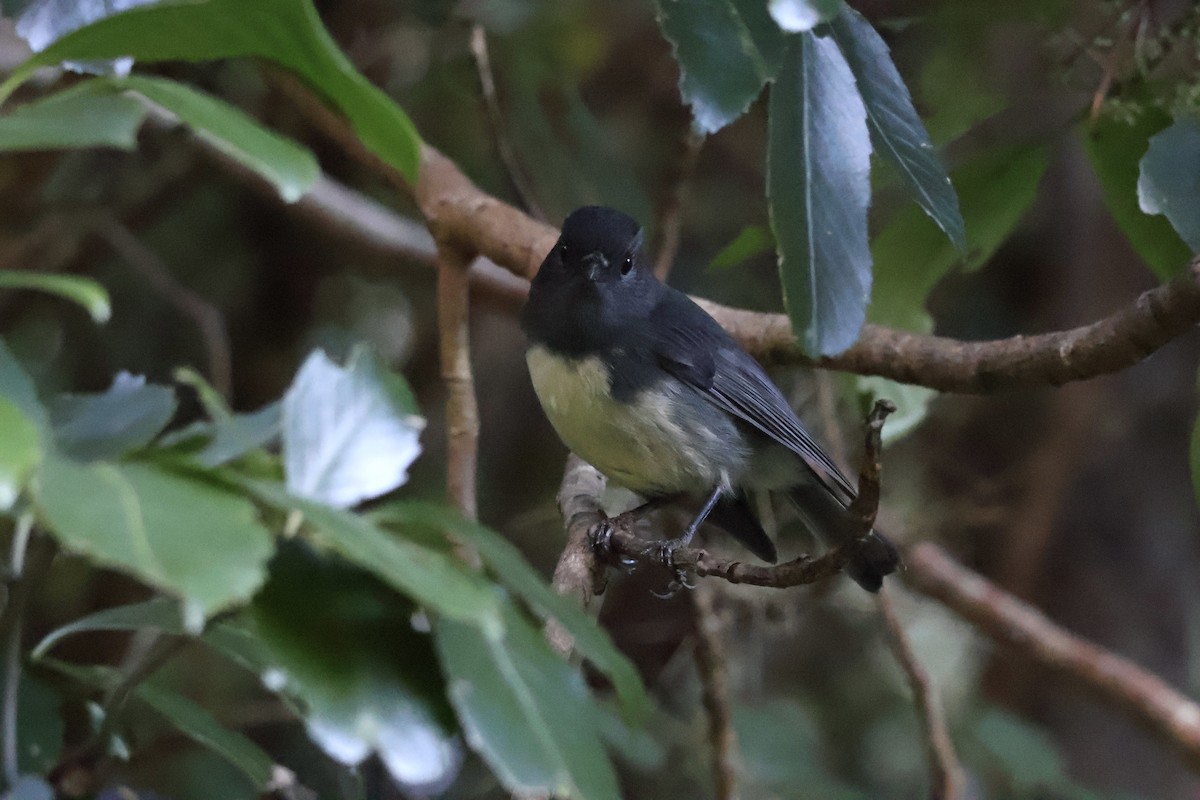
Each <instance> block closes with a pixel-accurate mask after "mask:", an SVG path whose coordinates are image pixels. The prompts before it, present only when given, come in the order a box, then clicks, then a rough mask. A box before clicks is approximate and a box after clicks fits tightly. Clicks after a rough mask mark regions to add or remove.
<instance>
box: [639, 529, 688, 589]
mask: <svg viewBox="0 0 1200 800" xmlns="http://www.w3.org/2000/svg"><path fill="white" fill-rule="evenodd" d="M690 541H691V537H690V536H681V537H678V538H676V539H666V540H664V541H661V542H653V543H651V544H649V545H647V546H646V547H645V549H644V550H643V551H642V555H643V556H644V557H645V558H647V559H648V560H651V561H653V562H655V563H657V564H658V565H660V566H661V567H662V568H663V569H665V570H667V572H669V573H670V575H671V580H670V581H669V582H668V583H667V588H666V590H665V591H663V592H654V594H655V595H656V596H658V597H661V598H669V597H673V596H674V595H675V594H677V593H678V592H679V591H680V590H681V589H694V588H696V584H695V582H694V581H693V579H692V578H693V576H692V575H690V574H689V573H688V571H687V570H685V569H684V568H683V567H680V566H679V565H678V564H676V563H675V553H676V552H677V551H679V550H681V549H683V548H684V547H687V545H688V543H689V542H690Z"/></svg>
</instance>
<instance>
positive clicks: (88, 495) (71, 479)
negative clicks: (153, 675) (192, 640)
mask: <svg viewBox="0 0 1200 800" xmlns="http://www.w3.org/2000/svg"><path fill="white" fill-rule="evenodd" d="M34 488H35V491H34V499H35V502H36V506H37V511H38V515H39V517H40V518H41V521H42V522H43V524H44V525H45V526H46V527H47V528H48V529H49V530H50V531H51V532H52V533H53V534H54V535H55V537H56V538H58V540H59V541H60V542H61V543H62V544H63V546H65V547H67V548H69V549H72V550H76V551H78V552H81V553H83V554H85V555H88V556H90V557H92V558H94V559H95V560H96V561H98V562H100V563H102V564H105V565H108V566H112V567H114V568H116V569H120V570H123V571H126V572H129V573H132V574H133V575H135V576H137V577H139V578H141V579H142V580H145V581H146V582H147V583H149V584H151V585H152V586H156V587H158V588H160V589H162V590H164V591H167V592H171V593H173V594H176V595H178V596H179V597H180V598H182V600H183V603H184V621H185V627H186V628H187V629H188V630H189V631H190V632H192V633H196V632H198V631H199V630H200V629H201V627H202V625H203V622H204V620H205V619H206V618H207V617H209V616H211V615H212V614H213V613H215V612H217V611H219V610H221V609H223V608H226V607H228V606H230V605H232V604H234V603H237V602H240V601H243V600H246V599H247V598H249V597H250V595H252V594H253V593H254V592H255V591H256V590H257V589H258V587H259V585H261V583H262V581H263V578H264V564H265V562H266V560H267V558H268V557H269V556H270V554H271V549H272V541H271V535H270V533H268V532H267V529H266V528H264V527H263V526H262V524H261V523H260V522H259V521H258V515H257V513H256V511H255V508H254V506H253V504H251V503H250V502H249V501H247V500H245V499H244V498H241V497H238V496H237V495H235V494H232V493H231V492H228V491H225V490H224V489H222V488H219V487H217V486H215V485H213V484H212V483H209V482H207V481H202V480H195V479H189V478H188V477H185V476H183V475H180V474H176V473H173V472H167V471H165V470H162V469H158V468H155V467H153V466H149V465H146V464H120V465H118V464H107V463H96V464H92V465H86V466H85V465H81V464H77V463H75V462H72V461H69V460H67V459H65V458H61V457H50V458H47V459H46V461H45V462H43V464H42V466H41V468H40V469H39V470H38V473H37V476H36V483H35V487H34Z"/></svg>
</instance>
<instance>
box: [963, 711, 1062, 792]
mask: <svg viewBox="0 0 1200 800" xmlns="http://www.w3.org/2000/svg"><path fill="white" fill-rule="evenodd" d="M975 738H976V739H978V741H979V742H980V744H982V745H983V747H984V749H985V750H986V752H987V753H988V755H990V756H991V757H992V759H993V760H994V761H995V762H996V763H997V764H998V765H999V766H1000V767H1001V768H1002V769H1003V770H1004V772H1005V774H1006V775H1008V777H1009V779H1010V780H1011V781H1012V785H1013V789H1015V790H1016V791H1018V792H1019V793H1021V794H1025V793H1028V792H1037V791H1039V790H1043V791H1044V790H1046V789H1053V788H1055V787H1058V786H1060V785H1063V784H1064V783H1066V782H1067V780H1066V774H1067V773H1066V766H1065V765H1064V764H1063V760H1062V756H1061V755H1060V754H1059V752H1058V747H1057V746H1056V745H1055V743H1054V740H1053V739H1051V738H1050V737H1049V736H1048V735H1047V734H1046V733H1045V731H1042V730H1040V729H1038V728H1036V727H1034V726H1033V725H1031V724H1030V723H1028V722H1025V721H1024V720H1021V719H1018V718H1017V717H1014V716H1012V715H1011V714H1007V713H1005V712H1002V711H995V710H991V711H988V712H986V713H985V714H984V715H983V717H982V718H981V719H980V720H979V723H978V724H977V725H976V727H975Z"/></svg>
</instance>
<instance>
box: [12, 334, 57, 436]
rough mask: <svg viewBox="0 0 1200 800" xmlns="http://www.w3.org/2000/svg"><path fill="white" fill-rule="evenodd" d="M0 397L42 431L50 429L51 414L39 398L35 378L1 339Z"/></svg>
mask: <svg viewBox="0 0 1200 800" xmlns="http://www.w3.org/2000/svg"><path fill="white" fill-rule="evenodd" d="M0 397H6V398H8V399H9V400H11V401H12V403H13V405H15V406H16V407H17V408H19V409H20V410H21V413H22V414H24V415H25V417H26V418H27V419H29V420H30V421H32V422H33V423H34V424H35V425H37V426H38V428H40V429H41V430H42V431H46V432H49V430H50V415H49V414H47V413H46V409H45V407H44V406H42V403H41V401H40V400H38V396H37V389H36V388H35V387H34V385H33V378H30V377H29V373H27V372H26V371H25V369H24V368H23V367H22V366H21V363H20V362H19V361H17V357H16V356H14V355H13V354H12V351H11V350H9V349H8V345H6V344H5V343H4V340H3V339H0Z"/></svg>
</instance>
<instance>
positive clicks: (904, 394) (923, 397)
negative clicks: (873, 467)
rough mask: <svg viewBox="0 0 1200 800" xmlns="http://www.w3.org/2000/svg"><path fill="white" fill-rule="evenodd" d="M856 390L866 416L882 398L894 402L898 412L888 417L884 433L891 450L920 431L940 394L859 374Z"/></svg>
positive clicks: (884, 442) (919, 387)
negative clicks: (932, 404) (892, 446)
mask: <svg viewBox="0 0 1200 800" xmlns="http://www.w3.org/2000/svg"><path fill="white" fill-rule="evenodd" d="M853 380H854V387H855V389H856V391H857V392H858V395H859V397H860V399H861V400H862V402H861V403H860V404H859V405H860V407H861V408H862V410H863V412H864V415H865V414H866V413H867V412H869V411H870V410H871V408H872V406H874V405H875V401H876V400H878V399H887V400H891V401H892V402H893V403H894V404H895V406H896V410H895V411H893V412H892V413H891V415H890V416H889V417H888V418H887V424H886V425H884V426H883V430H882V431H881V434H882V439H883V446H884V447H889V446H891V445H892V444H894V443H896V442H898V441H900V440H901V439H903V438H904V437H905V436H907V435H909V434H910V433H912V432H913V431H915V430H916V429H917V427H918V426H920V424H921V423H922V422H924V421H925V417H926V415H927V414H928V411H929V404H930V403H931V402H932V401H933V399H934V398H935V397H937V396H938V393H937V392H936V391H934V390H933V389H928V388H926V387H924V386H913V385H911V384H907V383H897V382H896V381H893V380H889V379H888V378H881V377H879V376H878V375H855V376H854V378H853Z"/></svg>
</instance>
